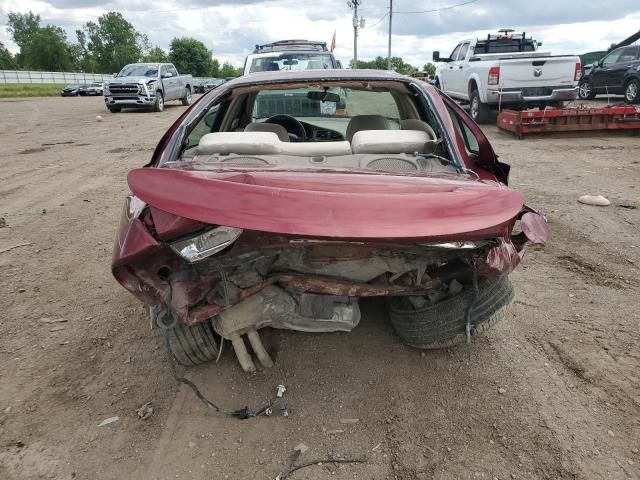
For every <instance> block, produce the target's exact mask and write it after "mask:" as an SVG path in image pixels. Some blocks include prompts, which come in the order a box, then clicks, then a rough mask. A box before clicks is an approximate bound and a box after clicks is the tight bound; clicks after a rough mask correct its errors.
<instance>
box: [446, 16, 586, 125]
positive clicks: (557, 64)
mask: <svg viewBox="0 0 640 480" xmlns="http://www.w3.org/2000/svg"><path fill="white" fill-rule="evenodd" d="M540 45H541V44H540V43H539V42H536V41H535V40H533V39H532V38H531V37H527V36H526V34H525V33H521V34H514V33H513V30H510V29H504V30H500V31H499V32H498V34H497V35H491V34H490V35H487V38H486V39H482V40H479V39H476V38H472V39H466V40H463V41H461V42H460V43H459V44H458V45H457V46H456V47H455V48H454V50H453V52H452V53H451V55H449V57H446V58H442V57H440V52H437V51H436V52H433V60H434V61H435V62H439V65H438V69H437V71H436V85H437V86H438V87H439V88H440V89H441V90H443V91H444V92H446V93H447V94H448V95H450V96H451V97H453V98H456V99H457V100H460V101H463V102H468V103H469V104H470V112H471V116H472V117H473V118H474V120H476V121H477V122H478V123H485V122H487V121H489V118H490V111H491V109H492V108H498V109H500V108H504V107H509V108H518V107H520V108H526V107H533V106H538V107H540V108H544V107H545V106H547V105H553V106H559V105H561V104H562V103H563V102H565V101H569V100H573V99H575V98H576V95H577V87H578V81H579V80H580V74H581V70H582V69H581V64H580V58H579V57H577V56H575V55H560V56H557V55H556V56H554V55H551V53H550V52H543V51H540V50H538V47H539V46H540Z"/></svg>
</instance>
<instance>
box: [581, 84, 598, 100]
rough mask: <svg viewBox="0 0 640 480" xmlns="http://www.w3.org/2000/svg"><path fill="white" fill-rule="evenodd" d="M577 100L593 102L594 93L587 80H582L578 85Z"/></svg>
mask: <svg viewBox="0 0 640 480" xmlns="http://www.w3.org/2000/svg"><path fill="white" fill-rule="evenodd" d="M578 98H579V99H580V100H593V99H594V98H596V93H595V92H594V91H593V85H592V84H591V82H590V81H589V80H584V81H582V82H580V85H578Z"/></svg>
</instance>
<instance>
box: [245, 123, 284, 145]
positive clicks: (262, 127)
mask: <svg viewBox="0 0 640 480" xmlns="http://www.w3.org/2000/svg"><path fill="white" fill-rule="evenodd" d="M244 131H245V132H273V133H275V134H276V135H278V138H279V139H280V141H281V142H288V141H290V139H289V134H288V133H287V129H286V128H284V127H283V126H282V125H278V124H277V123H267V122H252V123H250V124H249V125H247V126H246V127H244Z"/></svg>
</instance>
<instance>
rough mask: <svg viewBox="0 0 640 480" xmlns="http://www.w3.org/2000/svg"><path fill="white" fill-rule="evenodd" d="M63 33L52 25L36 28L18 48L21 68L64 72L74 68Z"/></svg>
mask: <svg viewBox="0 0 640 480" xmlns="http://www.w3.org/2000/svg"><path fill="white" fill-rule="evenodd" d="M73 57H74V51H73V48H72V46H71V45H69V43H67V35H66V33H65V31H64V30H63V29H62V28H60V27H56V26H54V25H47V26H46V27H42V28H38V29H37V30H36V31H35V32H34V33H32V34H31V36H30V37H29V39H28V40H26V41H25V43H23V45H22V47H21V48H20V60H21V63H22V66H23V67H25V68H28V69H31V70H47V71H54V72H64V71H70V70H73V69H74V67H75V66H76V62H75V59H74V58H73Z"/></svg>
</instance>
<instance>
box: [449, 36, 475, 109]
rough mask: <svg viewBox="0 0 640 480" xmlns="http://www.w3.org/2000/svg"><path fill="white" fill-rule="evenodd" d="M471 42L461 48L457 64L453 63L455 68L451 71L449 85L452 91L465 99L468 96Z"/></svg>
mask: <svg viewBox="0 0 640 480" xmlns="http://www.w3.org/2000/svg"><path fill="white" fill-rule="evenodd" d="M469 45H470V42H464V43H463V44H462V46H461V47H460V50H459V52H458V56H457V58H456V60H455V62H452V65H453V68H452V69H451V71H450V75H451V79H450V80H449V84H450V87H451V90H453V91H454V92H456V94H457V95H459V96H462V97H465V96H466V95H467V70H468V68H469V64H468V63H467V61H466V58H467V54H468V52H469Z"/></svg>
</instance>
